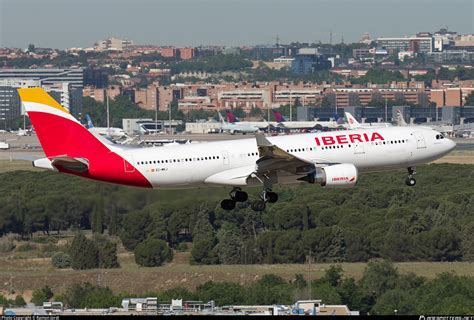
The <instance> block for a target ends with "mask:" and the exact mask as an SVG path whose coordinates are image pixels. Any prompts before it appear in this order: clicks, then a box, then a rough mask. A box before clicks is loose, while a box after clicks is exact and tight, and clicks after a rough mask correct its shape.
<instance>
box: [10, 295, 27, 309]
mask: <svg viewBox="0 0 474 320" xmlns="http://www.w3.org/2000/svg"><path fill="white" fill-rule="evenodd" d="M13 304H14V305H15V307H24V306H26V301H25V299H23V296H16V297H15V300H14V301H13Z"/></svg>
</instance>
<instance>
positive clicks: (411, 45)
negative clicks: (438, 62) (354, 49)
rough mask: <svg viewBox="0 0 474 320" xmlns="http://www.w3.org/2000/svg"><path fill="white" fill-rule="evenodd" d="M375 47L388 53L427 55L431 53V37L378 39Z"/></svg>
mask: <svg viewBox="0 0 474 320" xmlns="http://www.w3.org/2000/svg"><path fill="white" fill-rule="evenodd" d="M377 47H378V48H383V49H385V50H387V51H388V52H399V51H413V52H415V53H429V52H432V51H433V37H409V38H378V39H377Z"/></svg>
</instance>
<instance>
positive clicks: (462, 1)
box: [0, 0, 474, 49]
mask: <svg viewBox="0 0 474 320" xmlns="http://www.w3.org/2000/svg"><path fill="white" fill-rule="evenodd" d="M473 3H474V0H154V1H152V0H0V47H5V46H7V47H19V48H25V47H27V46H28V44H29V43H34V44H35V45H36V46H38V47H53V48H60V49H63V48H67V47H90V46H92V45H93V44H94V42H96V41H97V40H100V39H104V38H107V37H111V36H117V37H126V38H128V39H131V40H133V41H134V42H135V43H137V44H156V45H177V46H185V45H192V46H197V45H201V44H204V45H206V44H216V45H245V44H270V43H275V36H276V35H277V34H278V36H279V37H280V42H281V43H289V42H292V41H301V42H313V41H319V40H321V41H322V42H329V32H330V31H331V30H332V33H333V43H334V42H340V41H341V38H342V37H344V41H345V42H354V41H358V40H359V39H360V37H361V35H362V34H363V33H364V32H369V33H370V35H371V37H372V38H376V37H378V36H408V35H412V34H414V33H415V32H417V31H436V30H439V28H441V27H446V26H447V27H449V29H450V30H455V31H458V32H459V33H474V31H473V25H474V4H473Z"/></svg>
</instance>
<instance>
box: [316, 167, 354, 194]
mask: <svg viewBox="0 0 474 320" xmlns="http://www.w3.org/2000/svg"><path fill="white" fill-rule="evenodd" d="M357 178H358V174H357V168H356V166H354V165H353V164H352V163H341V164H335V165H332V166H327V167H322V168H317V169H316V172H315V175H314V180H313V181H314V182H316V183H319V184H321V186H323V187H328V188H352V187H354V186H355V184H356V182H357ZM310 182H311V181H310Z"/></svg>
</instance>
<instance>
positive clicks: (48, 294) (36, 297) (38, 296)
mask: <svg viewBox="0 0 474 320" xmlns="http://www.w3.org/2000/svg"><path fill="white" fill-rule="evenodd" d="M53 295H54V294H53V291H52V290H51V288H50V287H48V286H44V287H43V288H41V289H36V290H34V291H33V296H32V298H31V302H32V303H34V304H35V306H42V305H43V302H45V301H49V299H51V298H52V297H53Z"/></svg>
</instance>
